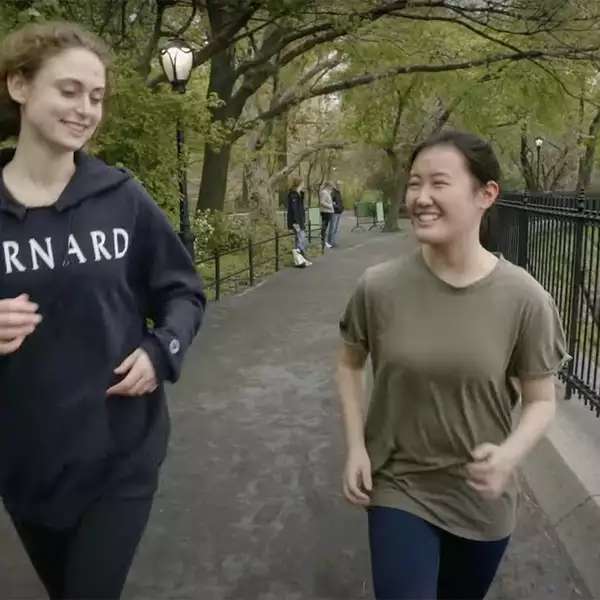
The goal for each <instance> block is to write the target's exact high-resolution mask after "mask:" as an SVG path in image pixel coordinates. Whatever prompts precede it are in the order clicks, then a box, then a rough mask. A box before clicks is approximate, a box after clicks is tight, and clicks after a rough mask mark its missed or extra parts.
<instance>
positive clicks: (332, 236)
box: [327, 213, 342, 246]
mask: <svg viewBox="0 0 600 600" xmlns="http://www.w3.org/2000/svg"><path fill="white" fill-rule="evenodd" d="M341 218H342V215H341V213H340V214H337V213H334V214H332V215H331V220H330V221H329V228H328V229H327V242H328V243H329V244H330V245H331V246H335V245H336V243H337V233H338V229H339V228H340V220H341Z"/></svg>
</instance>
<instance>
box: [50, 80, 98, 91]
mask: <svg viewBox="0 0 600 600" xmlns="http://www.w3.org/2000/svg"><path fill="white" fill-rule="evenodd" d="M57 83H59V84H61V83H74V84H75V85H77V86H79V87H83V83H81V81H79V79H73V78H72V77H63V78H62V79H58V80H57ZM105 89H106V88H105V87H104V86H100V87H97V88H94V89H93V90H92V91H93V92H103V91H104V90H105Z"/></svg>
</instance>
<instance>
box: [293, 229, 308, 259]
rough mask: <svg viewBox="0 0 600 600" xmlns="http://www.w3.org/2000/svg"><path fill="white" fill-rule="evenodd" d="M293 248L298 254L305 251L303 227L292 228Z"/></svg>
mask: <svg viewBox="0 0 600 600" xmlns="http://www.w3.org/2000/svg"><path fill="white" fill-rule="evenodd" d="M294 248H296V250H299V251H300V254H304V252H305V251H306V233H305V232H304V229H299V230H298V231H296V230H295V229H294Z"/></svg>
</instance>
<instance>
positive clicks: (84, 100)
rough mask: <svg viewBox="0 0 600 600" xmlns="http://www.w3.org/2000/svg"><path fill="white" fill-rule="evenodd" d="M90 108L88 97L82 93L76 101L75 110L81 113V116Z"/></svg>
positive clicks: (88, 112)
mask: <svg viewBox="0 0 600 600" xmlns="http://www.w3.org/2000/svg"><path fill="white" fill-rule="evenodd" d="M91 110H92V104H91V102H90V99H89V98H88V97H87V96H86V95H85V94H82V95H81V97H80V99H79V102H78V103H77V112H78V113H79V114H80V115H81V116H84V117H86V116H88V115H89V114H90V112H91Z"/></svg>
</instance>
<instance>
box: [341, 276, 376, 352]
mask: <svg viewBox="0 0 600 600" xmlns="http://www.w3.org/2000/svg"><path fill="white" fill-rule="evenodd" d="M340 333H341V335H342V339H343V340H344V342H345V343H346V344H348V345H349V346H353V347H355V348H356V349H357V350H363V351H364V352H365V353H367V354H368V353H369V331H368V319H367V298H366V282H365V277H364V276H363V277H362V278H361V279H360V280H359V282H358V285H357V287H356V289H355V290H354V293H353V294H352V297H351V298H350V301H349V302H348V304H347V306H346V310H345V311H344V313H343V315H342V317H341V319H340Z"/></svg>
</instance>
